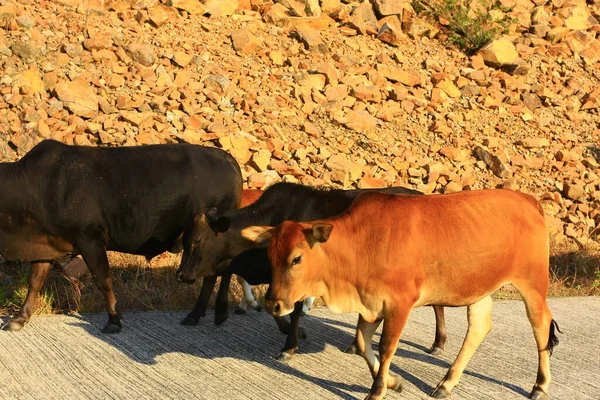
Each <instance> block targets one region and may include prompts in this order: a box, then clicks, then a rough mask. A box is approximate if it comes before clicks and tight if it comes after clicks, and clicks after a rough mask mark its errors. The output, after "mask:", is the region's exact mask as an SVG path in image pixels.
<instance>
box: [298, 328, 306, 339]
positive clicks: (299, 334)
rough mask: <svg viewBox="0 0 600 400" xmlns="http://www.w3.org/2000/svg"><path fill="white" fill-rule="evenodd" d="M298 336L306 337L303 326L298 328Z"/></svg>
mask: <svg viewBox="0 0 600 400" xmlns="http://www.w3.org/2000/svg"><path fill="white" fill-rule="evenodd" d="M298 337H299V338H300V339H306V338H307V337H308V335H306V330H305V329H304V328H298Z"/></svg>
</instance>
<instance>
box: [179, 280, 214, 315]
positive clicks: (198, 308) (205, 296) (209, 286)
mask: <svg viewBox="0 0 600 400" xmlns="http://www.w3.org/2000/svg"><path fill="white" fill-rule="evenodd" d="M215 283H217V276H216V275H209V276H205V277H204V278H203V279H202V289H200V295H199V296H198V299H197V300H196V304H195V305H194V309H193V310H192V311H190V313H189V314H188V315H187V316H186V317H185V318H184V319H183V320H182V321H181V322H180V324H181V325H187V326H193V325H198V322H199V321H200V318H203V317H204V316H205V315H206V309H207V308H208V301H209V300H210V295H211V294H212V292H213V289H214V288H215Z"/></svg>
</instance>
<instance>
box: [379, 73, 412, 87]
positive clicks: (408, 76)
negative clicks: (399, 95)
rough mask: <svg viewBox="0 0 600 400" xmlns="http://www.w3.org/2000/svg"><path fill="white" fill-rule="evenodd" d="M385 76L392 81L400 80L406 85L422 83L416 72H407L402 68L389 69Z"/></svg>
mask: <svg viewBox="0 0 600 400" xmlns="http://www.w3.org/2000/svg"><path fill="white" fill-rule="evenodd" d="M383 74H384V76H385V77H386V78H387V79H389V80H390V81H392V82H400V83H401V84H403V85H405V86H410V87H413V86H417V85H421V84H422V79H421V77H420V76H419V75H418V74H417V73H415V72H406V71H403V70H400V69H391V70H387V71H385V72H384V73H383Z"/></svg>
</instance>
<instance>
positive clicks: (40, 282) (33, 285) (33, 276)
mask: <svg viewBox="0 0 600 400" xmlns="http://www.w3.org/2000/svg"><path fill="white" fill-rule="evenodd" d="M51 268H52V264H51V263H48V262H38V263H32V264H31V271H30V272H29V279H28V281H27V297H26V298H25V302H24V303H23V306H22V307H21V310H19V313H18V314H17V315H16V316H15V317H14V318H11V319H10V320H9V321H8V323H7V324H6V325H4V327H3V328H2V329H4V330H5V331H19V330H21V329H22V328H23V326H24V325H25V323H27V322H29V318H31V313H32V312H33V307H34V306H35V301H36V300H37V297H38V294H39V293H40V290H42V287H43V286H44V282H46V278H47V277H48V272H50V269H51Z"/></svg>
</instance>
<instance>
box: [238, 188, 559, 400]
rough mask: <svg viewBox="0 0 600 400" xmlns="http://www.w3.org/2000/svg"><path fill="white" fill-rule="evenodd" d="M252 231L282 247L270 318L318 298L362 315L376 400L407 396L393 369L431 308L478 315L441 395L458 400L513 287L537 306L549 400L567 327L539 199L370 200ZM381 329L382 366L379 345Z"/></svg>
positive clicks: (532, 310)
mask: <svg viewBox="0 0 600 400" xmlns="http://www.w3.org/2000/svg"><path fill="white" fill-rule="evenodd" d="M242 234H243V235H244V236H245V237H246V238H248V239H251V240H255V241H259V242H264V241H267V240H270V242H271V243H270V245H269V257H270V259H271V264H272V268H273V279H272V283H271V298H270V300H269V301H268V302H267V310H269V312H270V313H272V314H273V315H285V314H287V313H289V312H291V311H292V310H293V308H294V303H295V302H297V301H301V300H302V299H304V298H306V297H307V296H320V297H321V298H322V299H323V300H324V301H325V303H326V304H327V305H328V306H329V308H331V309H332V310H333V311H337V312H358V313H360V316H361V320H360V321H359V326H358V328H357V332H356V339H357V346H358V349H359V353H360V354H361V355H362V356H363V357H364V358H365V360H366V361H367V363H368V364H369V367H370V370H371V374H372V375H373V378H374V379H375V382H374V383H373V386H372V387H371V391H370V394H369V395H368V396H367V398H368V399H381V398H382V397H383V396H384V394H385V392H386V389H387V388H391V389H396V390H397V389H400V388H401V382H400V378H399V377H398V376H397V375H394V374H391V373H390V372H389V369H390V362H391V360H392V357H393V356H394V354H395V352H396V348H397V346H398V340H399V339H400V334H401V333H402V329H403V327H404V324H405V323H406V320H407V318H408V315H409V313H410V311H411V309H413V308H415V307H420V306H426V305H441V306H467V307H468V308H467V319H468V323H469V328H468V330H467V335H466V337H465V341H464V343H463V346H462V348H461V350H460V352H459V354H458V357H457V358H456V360H455V361H454V363H453V364H452V366H451V367H450V369H449V371H448V373H447V374H446V376H445V377H444V379H443V380H442V381H441V382H440V383H439V384H438V386H437V388H436V389H435V391H434V392H433V393H432V396H433V397H436V398H444V397H447V396H449V395H450V392H451V391H452V389H453V388H454V386H455V385H456V384H457V383H458V381H459V379H460V377H461V375H462V372H463V370H464V369H465V367H466V365H467V362H468V361H469V359H470V358H471V356H472V355H473V353H474V352H475V350H476V349H477V347H478V346H479V344H480V343H481V341H482V340H483V339H484V338H485V336H486V335H487V334H488V333H489V331H490V329H491V307H492V299H491V297H490V296H491V294H492V293H493V292H494V291H496V290H497V289H498V288H500V287H501V286H503V285H505V284H507V283H512V284H513V285H514V286H515V287H516V288H517V289H518V290H519V292H520V294H521V297H522V298H523V301H524V302H525V307H526V309H527V316H528V318H529V321H530V323H531V326H532V327H533V332H534V336H535V340H536V343H537V346H538V350H539V365H538V374H537V381H536V383H535V385H534V386H533V391H532V392H531V396H530V397H531V398H533V399H542V398H547V393H548V385H549V383H550V365H549V356H550V353H551V352H552V348H553V347H554V346H555V345H556V344H557V343H558V340H557V338H556V335H555V332H554V331H555V329H558V326H557V324H556V322H554V320H553V319H552V314H551V313H550V310H549V309H548V306H547V304H546V295H547V292H548V281H549V280H548V267H549V256H548V235H547V233H546V226H545V223H544V216H543V211H542V209H541V207H540V206H539V203H538V202H537V201H536V200H535V199H533V198H532V197H531V196H528V195H525V194H521V193H517V192H513V191H510V190H482V191H469V192H462V193H456V194H448V195H437V196H435V195H434V196H401V195H400V196H394V195H386V194H380V193H373V194H370V193H369V194H365V195H362V196H360V197H359V198H358V199H357V200H356V202H355V203H354V205H353V206H352V207H351V208H350V209H349V210H348V211H347V212H346V213H344V214H342V215H341V216H339V217H336V218H330V219H326V220H321V221H314V222H308V223H297V222H284V223H283V224H281V225H279V226H278V227H276V228H272V227H250V228H247V229H246V230H245V231H243V232H242ZM381 321H385V322H384V325H383V332H382V335H381V340H380V342H379V354H380V358H381V366H380V365H379V363H378V361H377V358H376V357H375V355H374V353H373V350H372V348H371V338H372V336H373V333H374V332H375V330H376V329H377V327H378V326H379V324H380V323H381ZM559 332H560V331H559Z"/></svg>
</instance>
